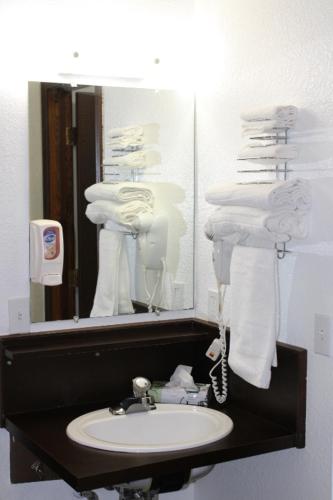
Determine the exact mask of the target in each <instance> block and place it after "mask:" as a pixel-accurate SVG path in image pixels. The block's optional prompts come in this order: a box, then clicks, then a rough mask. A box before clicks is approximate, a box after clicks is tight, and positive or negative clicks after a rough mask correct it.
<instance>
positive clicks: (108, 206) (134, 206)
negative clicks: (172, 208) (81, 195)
mask: <svg viewBox="0 0 333 500" xmlns="http://www.w3.org/2000/svg"><path fill="white" fill-rule="evenodd" d="M147 212H148V213H152V208H151V206H150V205H149V204H148V203H145V202H143V201H136V200H134V201H129V202H127V203H115V202H113V201H110V200H96V201H94V202H92V203H89V204H88V205H87V209H86V216H87V217H88V219H89V220H90V221H91V222H93V223H94V224H104V223H105V222H106V221H108V220H112V221H114V222H116V223H118V224H132V222H133V221H134V220H135V219H136V218H137V216H138V215H140V214H142V213H147Z"/></svg>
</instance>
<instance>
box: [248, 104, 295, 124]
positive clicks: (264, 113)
mask: <svg viewBox="0 0 333 500" xmlns="http://www.w3.org/2000/svg"><path fill="white" fill-rule="evenodd" d="M297 113H298V110H297V108H296V106H267V107H264V108H259V109H254V110H251V111H247V112H245V113H241V115H240V117H241V118H242V120H245V121H249V122H253V121H263V120H296V118H297Z"/></svg>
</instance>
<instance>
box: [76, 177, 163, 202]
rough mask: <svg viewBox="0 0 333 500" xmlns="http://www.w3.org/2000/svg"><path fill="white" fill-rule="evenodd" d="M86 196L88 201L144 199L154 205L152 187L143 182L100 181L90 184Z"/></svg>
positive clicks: (143, 200)
mask: <svg viewBox="0 0 333 500" xmlns="http://www.w3.org/2000/svg"><path fill="white" fill-rule="evenodd" d="M84 196H85V198H86V200H87V201H90V202H93V201H96V200H110V201H114V202H117V203H126V202H128V201H134V200H136V201H142V202H145V203H147V204H148V205H150V206H153V205H154V194H153V191H152V188H151V187H150V186H149V187H148V185H147V184H144V183H141V182H98V183H97V184H93V185H92V186H89V187H88V188H87V189H86V190H85V192H84Z"/></svg>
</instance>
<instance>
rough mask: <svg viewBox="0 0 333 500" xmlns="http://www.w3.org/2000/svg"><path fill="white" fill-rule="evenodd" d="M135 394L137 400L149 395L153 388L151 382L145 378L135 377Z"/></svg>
mask: <svg viewBox="0 0 333 500" xmlns="http://www.w3.org/2000/svg"><path fill="white" fill-rule="evenodd" d="M132 382H133V394H134V396H135V397H136V398H142V397H144V396H146V395H147V392H148V391H149V389H150V388H151V382H150V381H149V380H148V379H147V378H145V377H135V378H134V379H133V380H132Z"/></svg>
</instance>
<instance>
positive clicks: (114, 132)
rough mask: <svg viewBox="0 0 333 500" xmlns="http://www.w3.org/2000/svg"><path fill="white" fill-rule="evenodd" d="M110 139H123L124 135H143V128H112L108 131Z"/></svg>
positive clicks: (133, 126)
mask: <svg viewBox="0 0 333 500" xmlns="http://www.w3.org/2000/svg"><path fill="white" fill-rule="evenodd" d="M107 135H108V137H121V136H122V135H137V136H142V135H143V127H142V126H141V125H132V126H129V127H119V128H111V129H110V130H109V131H108V134H107Z"/></svg>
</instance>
